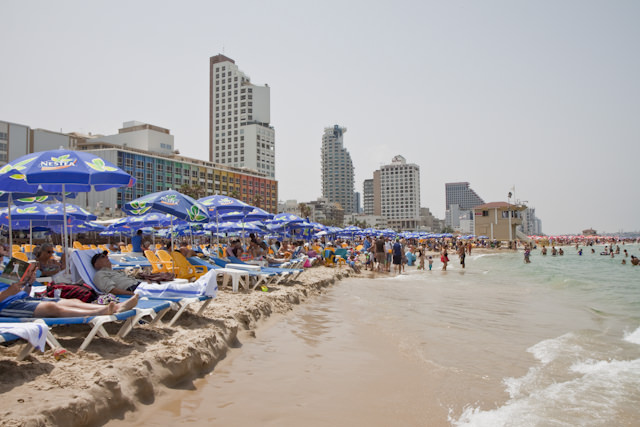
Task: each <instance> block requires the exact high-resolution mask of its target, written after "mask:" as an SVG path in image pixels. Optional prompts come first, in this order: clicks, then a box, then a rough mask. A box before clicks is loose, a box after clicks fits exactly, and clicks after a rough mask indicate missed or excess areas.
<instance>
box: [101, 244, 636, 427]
mask: <svg viewBox="0 0 640 427" xmlns="http://www.w3.org/2000/svg"><path fill="white" fill-rule="evenodd" d="M594 249H595V252H596V253H595V254H591V251H590V248H583V251H584V254H583V255H582V256H578V255H577V252H576V250H575V249H574V248H570V247H564V250H565V255H564V256H556V257H552V256H551V255H547V256H542V255H540V253H539V251H534V252H533V253H532V257H531V260H532V263H531V264H524V263H523V255H522V252H518V253H513V252H507V251H504V252H501V253H497V254H476V253H473V254H472V255H471V256H469V257H467V268H466V269H465V270H462V269H461V268H460V266H459V263H458V262H457V259H456V258H455V257H452V262H451V263H450V264H449V269H448V271H446V272H443V271H441V270H440V267H441V266H440V264H439V261H436V263H435V265H434V271H431V272H429V271H418V270H416V269H415V268H411V267H409V268H407V271H406V273H404V274H402V275H400V276H395V277H391V276H388V275H378V276H376V277H370V278H365V279H362V278H357V279H347V280H343V281H342V282H340V283H338V284H336V285H335V286H333V287H332V288H330V289H329V290H328V292H327V293H326V294H325V295H322V296H320V297H317V298H313V299H312V300H310V301H309V302H308V303H305V304H303V305H302V306H300V307H297V308H296V309H295V310H294V311H293V313H290V314H288V315H286V316H284V317H282V318H281V319H279V320H274V321H272V322H270V323H269V324H267V325H264V326H263V327H261V328H259V329H258V330H257V331H256V338H254V339H245V340H243V342H242V347H241V348H240V349H238V350H234V352H232V353H231V354H230V356H229V357H228V358H227V359H226V360H225V361H223V362H222V363H221V364H220V365H218V366H217V367H216V369H215V370H214V371H213V372H212V373H211V374H210V375H208V376H207V377H206V378H204V379H202V380H199V381H197V382H196V383H195V384H194V386H193V390H189V391H185V392H177V391H176V392H174V393H172V394H171V395H170V396H168V397H167V398H166V399H159V400H158V402H156V404H154V405H153V406H152V407H151V408H149V410H148V411H141V412H140V413H138V414H134V415H133V416H132V417H130V418H128V419H126V420H124V423H122V422H114V423H113V425H123V424H124V425H130V424H135V425H166V424H167V423H171V424H174V423H191V424H194V425H203V424H207V425H223V424H224V425H277V426H297V425H306V426H323V425H376V426H378V425H380V426H387V425H411V426H413V425H416V426H423V425H429V426H432V425H436V426H439V425H455V426H466V425H469V426H512V425H517V426H547V425H554V426H558V425H559V426H574V425H581V426H586V425H589V426H611V425H637V424H638V421H637V420H638V419H640V407H639V406H638V402H640V288H639V287H640V267H633V266H631V265H630V264H627V265H621V260H622V258H623V255H620V256H616V257H615V258H613V259H611V258H610V257H605V256H600V255H599V253H600V252H601V251H602V249H603V247H594ZM621 249H627V251H628V252H629V254H630V255H631V254H633V255H636V256H639V255H640V249H639V247H638V246H637V245H626V246H621ZM628 259H629V258H627V260H628Z"/></svg>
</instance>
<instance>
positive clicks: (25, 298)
mask: <svg viewBox="0 0 640 427" xmlns="http://www.w3.org/2000/svg"><path fill="white" fill-rule="evenodd" d="M193 243H194V244H193V245H190V244H189V243H188V242H187V241H181V242H179V243H177V244H176V245H175V247H172V246H171V242H170V241H167V240H162V241H160V242H159V244H155V243H153V244H152V242H151V241H150V240H148V239H147V240H145V238H144V235H143V234H142V232H138V233H136V234H135V235H134V236H133V237H132V239H131V245H132V248H131V249H132V252H131V253H132V254H139V255H142V254H144V252H145V251H147V250H150V251H156V250H159V249H162V250H165V251H168V252H171V251H172V250H175V251H178V252H180V253H181V254H182V255H183V256H184V257H185V258H190V257H203V258H206V257H208V256H209V255H211V254H215V256H219V257H221V258H229V257H232V258H234V259H243V260H247V259H253V260H262V261H264V262H265V263H268V264H269V265H278V264H282V263H285V262H287V261H288V260H289V259H291V258H298V257H301V256H305V257H306V258H307V259H308V261H307V263H308V264H307V263H306V264H305V266H307V267H308V266H311V265H313V264H314V263H316V262H324V263H325V264H326V265H331V264H335V263H336V261H339V262H343V263H344V264H345V265H348V266H349V267H351V268H353V269H354V270H355V271H357V272H360V268H361V267H363V268H364V269H365V270H370V271H375V272H378V273H391V272H393V273H395V274H401V273H403V272H405V268H406V266H408V265H409V266H413V265H416V266H417V269H418V270H426V269H427V268H428V269H429V270H432V269H433V266H434V257H435V258H436V259H437V256H438V255H439V256H440V258H439V259H440V262H441V269H442V270H443V271H446V270H447V267H448V265H449V263H450V262H451V260H450V259H449V253H450V252H451V253H454V254H456V255H457V257H458V261H459V263H460V267H461V268H463V269H464V268H465V267H466V257H467V255H470V254H471V252H472V250H473V248H474V247H481V248H490V247H500V246H501V243H500V242H493V241H485V240H479V241H475V242H473V243H472V242H471V241H468V240H462V239H455V238H454V239H429V240H426V241H423V240H415V239H403V238H400V237H387V236H384V235H379V236H367V237H356V238H353V239H335V240H333V241H330V240H328V239H325V238H320V239H314V240H311V241H302V240H290V241H280V240H265V239H262V238H260V237H258V236H256V235H254V234H250V235H249V237H248V238H247V239H244V241H243V240H241V239H231V240H229V241H228V242H227V244H226V245H219V244H212V243H210V242H207V243H206V244H202V245H200V244H195V243H196V242H193ZM589 243H592V242H589ZM518 245H519V244H518V243H517V242H508V243H507V244H506V248H508V249H512V250H518ZM521 245H522V246H523V249H524V262H525V263H530V262H531V252H532V250H534V249H537V246H536V245H535V243H524V244H522V243H521ZM623 245H624V243H623ZM123 246H125V245H124V243H123V242H119V243H112V244H109V245H107V249H108V250H109V251H110V252H112V253H116V252H119V251H121V248H122V247H123ZM558 246H560V245H558ZM587 246H592V245H591V244H589V245H587ZM575 248H576V251H577V254H578V255H580V256H581V255H582V254H583V248H582V247H580V245H579V244H577V243H576V244H575ZM338 249H340V250H341V252H340V255H337V254H338ZM550 251H551V256H563V255H564V249H563V248H562V247H561V246H560V247H558V248H556V245H555V244H554V245H551V248H550ZM540 253H541V255H543V256H545V255H547V246H546V245H542V247H541V251H540ZM591 253H593V254H595V249H594V248H593V247H591ZM600 254H601V255H605V256H610V257H612V258H613V257H616V256H621V257H622V264H626V263H627V260H629V263H630V264H632V265H634V266H637V265H639V264H640V259H639V258H638V257H636V256H635V255H630V254H629V252H628V251H627V249H626V248H625V249H621V248H620V245H619V244H616V245H615V246H614V244H609V245H606V246H605V247H604V250H603V251H602V252H601V253H600ZM31 257H32V262H34V263H35V265H36V267H37V268H36V269H35V271H34V272H33V274H31V275H30V276H28V277H25V278H23V280H21V281H19V282H15V283H0V316H21V317H33V316H36V317H37V316H42V315H45V314H46V315H47V316H51V317H55V316H67V315H74V313H75V314H83V315H96V314H103V313H113V312H117V311H121V310H124V309H127V308H128V307H130V304H132V303H131V302H127V303H126V304H124V303H117V302H113V301H110V302H109V301H108V303H107V304H106V305H103V306H96V305H95V304H86V303H84V302H80V301H77V302H69V300H64V299H62V300H59V301H41V300H34V299H33V298H30V297H29V286H30V285H31V284H32V283H33V282H34V281H35V280H36V278H38V277H52V278H53V277H55V276H58V275H60V274H64V273H65V264H66V263H65V255H64V254H61V257H57V256H56V255H55V250H54V247H53V245H52V244H50V243H44V244H42V245H40V246H38V247H36V248H35V249H34V250H33V253H32V254H31ZM9 259H10V251H9V247H8V245H6V244H1V245H0V269H3V268H4V265H5V264H6V263H7V262H8V261H9ZM91 264H92V265H93V267H94V268H95V270H96V275H95V277H94V281H95V285H96V286H97V287H98V288H99V289H100V291H102V292H104V293H110V294H115V295H123V296H124V295H126V296H129V295H135V293H134V292H135V290H136V287H137V286H138V284H139V283H140V281H139V280H136V279H135V278H133V277H129V276H128V275H126V274H124V273H123V272H122V271H115V270H113V269H112V265H111V261H110V259H109V257H108V252H107V251H104V252H100V253H97V254H96V255H95V256H94V257H93V258H92V259H91Z"/></svg>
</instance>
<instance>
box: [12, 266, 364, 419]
mask: <svg viewBox="0 0 640 427" xmlns="http://www.w3.org/2000/svg"><path fill="white" fill-rule="evenodd" d="M353 274H355V273H354V272H353V271H352V270H351V269H349V268H346V267H342V268H340V269H339V268H327V267H314V268H311V269H308V270H307V271H305V272H304V273H303V274H302V275H301V276H300V277H299V279H298V280H297V281H296V282H293V283H292V284H280V285H275V286H273V287H272V288H271V290H270V291H269V292H260V291H251V292H240V293H235V294H234V293H232V292H231V291H230V290H222V291H219V292H218V296H217V298H216V299H215V301H214V302H213V303H212V304H210V305H209V307H207V309H206V310H205V312H204V314H203V315H202V316H198V315H196V314H195V313H193V312H187V313H185V314H183V316H182V317H181V318H180V319H179V320H178V322H176V324H175V325H174V326H173V327H172V328H168V327H166V326H163V325H162V324H161V325H160V326H153V327H152V326H149V325H141V326H137V327H136V328H134V330H133V331H132V332H131V333H130V334H129V335H128V336H127V337H126V338H125V339H123V340H121V339H118V338H116V337H115V334H116V333H117V329H118V327H117V325H107V327H106V329H107V331H108V332H109V334H110V335H111V336H112V337H111V338H95V339H94V341H93V342H92V343H91V345H90V346H89V347H88V348H87V350H86V351H82V352H76V350H77V349H78V347H79V346H80V344H81V343H82V340H83V337H84V336H85V335H86V334H87V332H88V331H89V328H88V327H86V326H68V327H61V328H55V329H54V331H53V332H54V334H55V335H56V337H57V338H58V340H59V341H60V343H61V345H62V346H63V347H65V348H66V349H68V350H69V351H70V354H69V356H68V357H67V358H65V359H62V360H59V361H56V360H55V358H54V357H53V354H52V352H51V351H50V350H47V352H45V353H39V352H34V353H32V355H31V356H29V357H28V358H27V359H26V360H24V361H22V362H17V361H16V360H15V356H16V354H17V353H18V351H19V349H20V348H21V345H11V346H9V347H7V348H2V349H0V378H2V381H1V382H0V393H1V394H0V399H1V402H2V403H0V424H1V425H3V426H4V425H6V426H46V425H96V424H101V423H104V422H106V421H108V420H109V419H111V418H115V417H121V416H122V415H123V414H124V413H125V412H127V411H134V410H135V409H136V407H138V406H139V405H147V404H151V403H153V401H154V400H155V398H156V396H157V395H158V394H159V393H164V392H166V391H167V389H169V388H171V387H174V386H176V385H177V384H179V383H180V384H184V383H185V381H188V380H190V379H193V378H195V377H197V376H199V375H202V374H204V373H206V372H209V371H211V370H212V369H213V368H214V367H215V365H216V363H218V362H219V361H220V360H222V359H223V358H224V357H225V355H226V353H227V351H228V350H229V348H232V347H235V346H238V345H239V344H240V340H241V339H243V338H244V337H245V335H244V334H249V335H251V334H253V331H254V330H255V328H256V326H257V323H258V321H259V320H260V319H263V318H267V317H269V316H270V315H272V314H274V313H286V312H288V311H290V310H291V309H292V308H293V307H294V306H295V305H296V304H300V303H301V302H303V301H305V300H307V299H308V298H309V297H312V296H313V295H318V294H321V293H322V292H323V291H324V289H325V288H326V287H328V286H330V285H331V284H333V283H335V282H336V281H337V280H340V279H341V278H343V277H346V276H349V275H353ZM167 317H168V316H167Z"/></svg>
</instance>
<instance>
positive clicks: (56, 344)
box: [47, 331, 62, 350]
mask: <svg viewBox="0 0 640 427" xmlns="http://www.w3.org/2000/svg"><path fill="white" fill-rule="evenodd" d="M47 344H49V347H51V349H52V350H55V349H56V348H61V347H62V346H61V345H60V343H59V342H58V340H57V339H56V337H54V336H53V334H52V333H51V331H47Z"/></svg>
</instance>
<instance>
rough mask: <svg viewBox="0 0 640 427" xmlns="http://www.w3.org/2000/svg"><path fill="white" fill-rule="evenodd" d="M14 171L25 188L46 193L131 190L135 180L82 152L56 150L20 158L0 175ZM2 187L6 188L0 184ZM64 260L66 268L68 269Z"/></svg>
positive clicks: (6, 188)
mask: <svg viewBox="0 0 640 427" xmlns="http://www.w3.org/2000/svg"><path fill="white" fill-rule="evenodd" d="M13 170H16V171H18V172H19V173H20V174H21V175H22V176H23V180H24V181H25V182H26V183H27V184H29V185H38V184H40V185H41V186H42V189H43V190H44V191H47V192H59V193H61V194H62V202H63V203H65V201H66V193H67V192H88V191H91V190H95V191H104V190H108V189H110V188H117V187H123V186H129V187H131V186H133V184H134V183H135V179H134V178H133V177H132V176H131V175H129V174H128V173H126V172H125V171H123V170H122V169H120V168H118V167H117V166H115V165H113V164H111V163H109V162H107V161H105V160H103V159H101V158H100V157H98V156H96V155H94V154H91V153H89V152H86V151H73V150H65V149H63V148H60V149H59V150H49V151H41V152H37V153H31V154H27V155H25V156H21V157H19V158H17V159H16V160H14V161H12V162H10V163H8V164H7V165H6V166H4V167H3V168H1V169H0V183H1V182H2V180H1V177H2V175H6V174H13V172H12V171H13ZM3 185H6V184H3ZM0 191H11V192H15V191H17V189H16V188H13V187H10V186H9V187H6V186H0ZM63 214H64V215H65V221H64V233H63V235H64V246H65V248H66V247H67V229H66V225H67V222H66V214H65V213H64V210H63ZM68 260H69V258H68V257H67V267H68Z"/></svg>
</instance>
